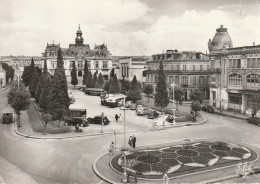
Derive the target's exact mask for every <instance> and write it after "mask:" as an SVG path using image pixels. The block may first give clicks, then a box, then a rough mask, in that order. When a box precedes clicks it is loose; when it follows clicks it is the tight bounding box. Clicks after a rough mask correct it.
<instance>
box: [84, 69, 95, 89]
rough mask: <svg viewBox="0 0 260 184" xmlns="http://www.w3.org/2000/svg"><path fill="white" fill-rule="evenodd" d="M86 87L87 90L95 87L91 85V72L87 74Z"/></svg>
mask: <svg viewBox="0 0 260 184" xmlns="http://www.w3.org/2000/svg"><path fill="white" fill-rule="evenodd" d="M86 87H87V88H94V87H95V85H94V83H93V78H92V74H91V72H89V73H88V77H87V80H86Z"/></svg>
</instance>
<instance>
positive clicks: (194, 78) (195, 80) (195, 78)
mask: <svg viewBox="0 0 260 184" xmlns="http://www.w3.org/2000/svg"><path fill="white" fill-rule="evenodd" d="M196 83H197V77H196V76H194V77H193V84H196Z"/></svg>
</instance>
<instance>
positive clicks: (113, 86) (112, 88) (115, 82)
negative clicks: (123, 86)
mask: <svg viewBox="0 0 260 184" xmlns="http://www.w3.org/2000/svg"><path fill="white" fill-rule="evenodd" d="M109 93H112V94H113V93H120V86H119V82H118V80H117V76H116V75H114V77H113V79H112V82H111V85H110V89H109Z"/></svg>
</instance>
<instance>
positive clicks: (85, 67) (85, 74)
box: [83, 60, 89, 85]
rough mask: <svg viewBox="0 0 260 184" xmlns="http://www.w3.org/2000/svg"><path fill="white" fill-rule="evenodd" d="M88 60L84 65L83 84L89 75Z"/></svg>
mask: <svg viewBox="0 0 260 184" xmlns="http://www.w3.org/2000/svg"><path fill="white" fill-rule="evenodd" d="M88 73H89V71H88V61H87V60H85V65H84V74H83V85H85V84H86V80H87V77H88Z"/></svg>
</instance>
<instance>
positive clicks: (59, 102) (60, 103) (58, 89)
mask: <svg viewBox="0 0 260 184" xmlns="http://www.w3.org/2000/svg"><path fill="white" fill-rule="evenodd" d="M53 82H54V83H53V86H52V93H51V98H50V103H49V106H48V111H49V112H50V114H51V115H52V116H53V118H54V119H58V120H59V122H60V121H61V120H62V118H63V117H64V116H65V115H66V113H67V112H68V109H69V105H70V99H69V95H68V85H67V79H66V75H65V70H64V66H63V58H62V55H61V50H60V49H59V51H58V59H57V68H56V69H55V72H54V81H53Z"/></svg>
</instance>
